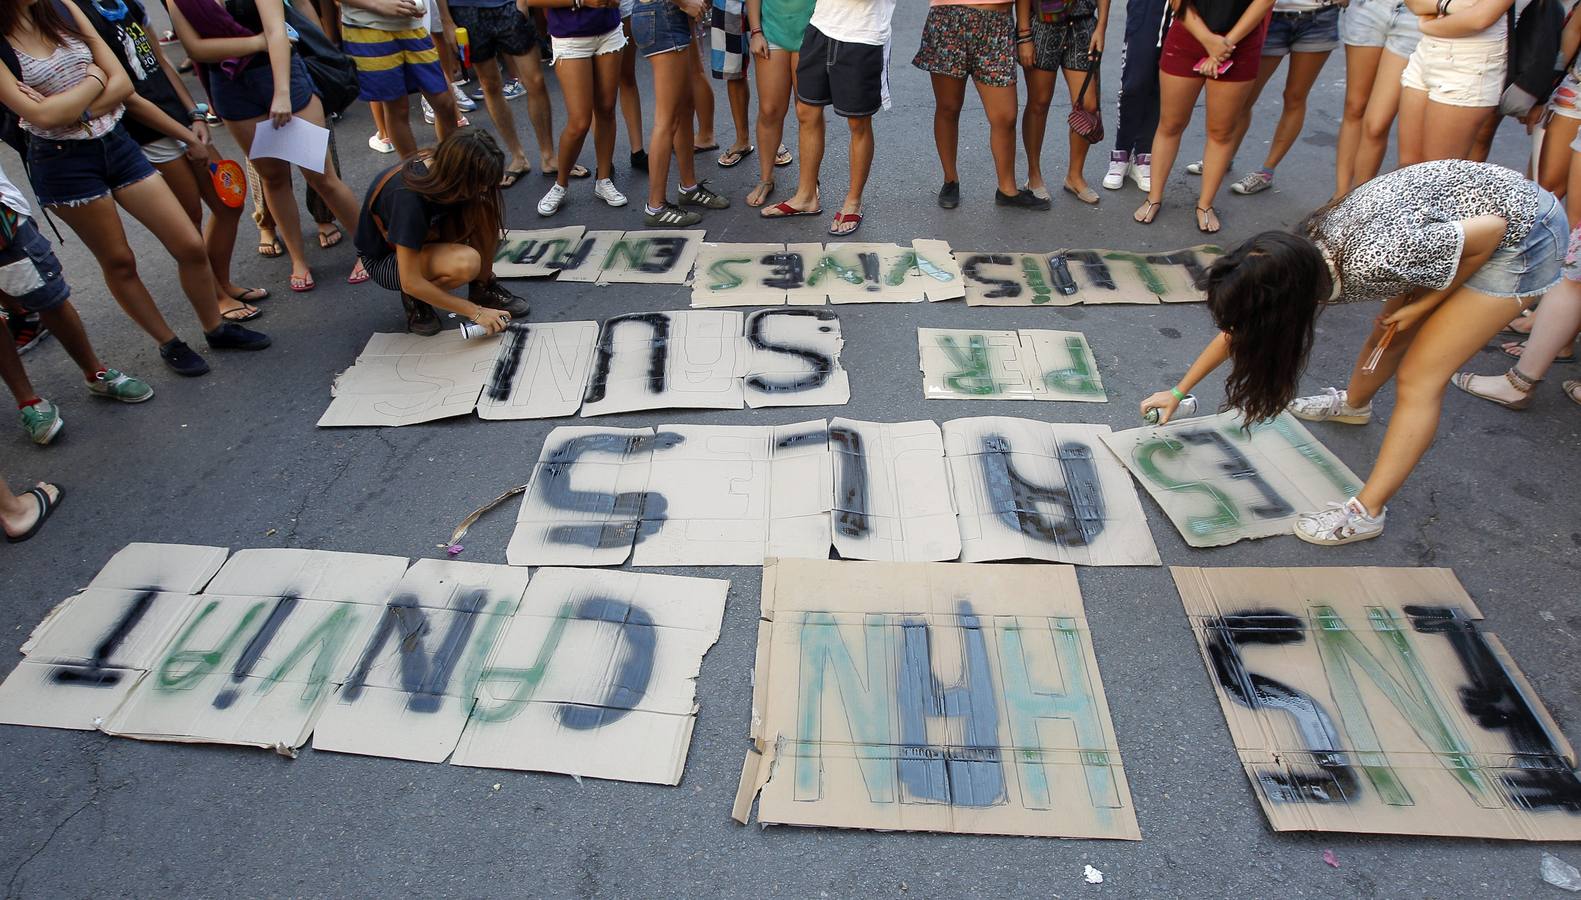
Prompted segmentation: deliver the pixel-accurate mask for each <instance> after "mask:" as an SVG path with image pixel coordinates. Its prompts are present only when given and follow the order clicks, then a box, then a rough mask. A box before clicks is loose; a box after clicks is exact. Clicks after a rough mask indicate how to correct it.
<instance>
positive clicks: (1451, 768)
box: [1171, 567, 1581, 841]
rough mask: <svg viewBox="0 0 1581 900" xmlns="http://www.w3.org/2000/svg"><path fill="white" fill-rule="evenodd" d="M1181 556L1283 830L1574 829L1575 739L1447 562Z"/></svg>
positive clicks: (1207, 641) (1228, 708)
mask: <svg viewBox="0 0 1581 900" xmlns="http://www.w3.org/2000/svg"><path fill="white" fill-rule="evenodd" d="M1171 571H1172V572H1173V574H1174V576H1175V584H1176V586H1177V587H1178V588H1179V589H1180V596H1181V600H1182V602H1184V604H1185V607H1186V614H1187V615H1188V616H1189V617H1190V620H1191V628H1192V633H1193V634H1195V635H1196V638H1197V642H1198V645H1199V646H1200V647H1201V649H1202V656H1203V661H1204V662H1205V663H1206V664H1207V667H1208V673H1209V676H1210V678H1211V679H1212V681H1213V683H1214V686H1215V688H1216V689H1217V691H1218V694H1219V705H1220V707H1221V708H1222V709H1223V710H1224V716H1225V718H1226V719H1227V720H1228V722H1229V726H1230V735H1231V737H1232V738H1233V739H1234V741H1235V748H1236V752H1237V753H1238V754H1239V756H1240V759H1241V765H1242V766H1243V767H1244V768H1245V770H1246V775H1247V777H1248V778H1249V779H1250V780H1251V783H1252V789H1253V790H1254V791H1255V792H1256V794H1257V798H1258V801H1259V802H1260V803H1261V804H1262V807H1263V812H1264V813H1265V814H1266V815H1267V816H1268V823H1269V825H1271V826H1272V827H1273V828H1274V830H1276V831H1345V832H1362V833H1369V834H1421V835H1440V836H1445V837H1476V838H1504V839H1515V840H1528V841H1576V840H1581V775H1578V773H1577V771H1576V759H1575V751H1574V750H1573V749H1572V748H1571V746H1570V744H1569V742H1568V741H1566V740H1565V738H1564V735H1562V734H1561V733H1560V732H1559V729H1558V727H1557V725H1555V723H1554V721H1553V718H1552V717H1551V716H1550V715H1549V714H1548V711H1547V709H1546V708H1544V706H1543V704H1542V701H1540V700H1539V699H1538V698H1537V695H1536V693H1535V692H1534V691H1533V690H1532V687H1531V685H1530V684H1529V683H1528V682H1527V681H1526V678H1525V676H1524V675H1522V674H1521V671H1520V669H1519V668H1517V667H1516V665H1515V662H1514V661H1513V660H1512V659H1510V657H1509V654H1508V653H1507V652H1506V651H1505V649H1504V647H1503V645H1502V644H1500V643H1499V640H1498V638H1497V637H1495V636H1494V635H1492V634H1490V633H1488V632H1485V631H1483V630H1482V627H1481V624H1480V623H1481V621H1482V613H1481V612H1480V611H1479V610H1478V609H1477V607H1476V605H1475V604H1474V603H1473V602H1472V601H1471V598H1470V597H1468V596H1467V595H1466V592H1465V590H1464V589H1463V588H1462V587H1461V586H1460V583H1459V582H1458V581H1456V579H1455V576H1454V573H1453V572H1451V571H1450V570H1449V569H1381V568H1351V569H1192V568H1182V567H1177V568H1174V569H1172V570H1171Z"/></svg>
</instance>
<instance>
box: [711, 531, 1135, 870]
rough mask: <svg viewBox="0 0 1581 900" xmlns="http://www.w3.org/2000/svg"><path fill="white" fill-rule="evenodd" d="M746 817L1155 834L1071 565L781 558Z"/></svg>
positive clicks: (771, 569)
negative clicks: (1142, 826) (754, 813)
mask: <svg viewBox="0 0 1581 900" xmlns="http://www.w3.org/2000/svg"><path fill="white" fill-rule="evenodd" d="M751 737H752V746H751V749H750V751H749V753H748V757H747V761H746V764H745V766H744V767H743V769H742V777H741V786H740V789H739V791H738V793H737V795H736V804H735V809H734V813H733V814H734V817H735V818H736V820H737V821H740V822H743V823H745V822H746V821H747V818H748V815H749V814H750V812H751V806H752V799H753V797H754V796H755V795H756V796H757V797H758V821H759V822H760V823H764V824H787V825H822V826H833V827H841V828H870V829H880V830H904V831H945V832H956V833H972V834H1009V835H1029V836H1043V837H1087V838H1117V839H1125V840H1139V839H1140V837H1141V834H1140V831H1139V830H1138V828H1137V824H1136V816H1135V812H1134V810H1133V808H1132V805H1131V794H1130V789H1129V787H1128V785H1127V782H1126V776H1125V770H1124V768H1123V767H1122V766H1121V763H1120V753H1119V749H1118V745H1117V743H1116V741H1115V736H1114V727H1113V724H1112V723H1111V721H1110V718H1109V708H1108V703H1107V701H1106V700H1105V699H1104V694H1103V685H1102V683H1101V682H1100V680H1099V677H1098V666H1097V663H1096V660H1095V657H1094V655H1093V648H1092V642H1091V639H1090V637H1089V635H1088V632H1087V623H1086V618H1085V615H1084V614H1083V611H1082V602H1081V594H1080V591H1079V590H1078V588H1077V585H1076V576H1075V570H1074V569H1072V568H1070V567H1069V566H1051V565H1028V566H975V565H961V564H933V563H928V564H921V563H880V562H831V561H827V560H799V559H780V560H770V561H769V562H768V563H766V564H765V566H764V569H763V612H762V621H761V622H760V624H759V628H758V650H757V669H756V673H755V678H754V684H753V695H752V734H751Z"/></svg>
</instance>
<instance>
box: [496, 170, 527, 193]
mask: <svg viewBox="0 0 1581 900" xmlns="http://www.w3.org/2000/svg"><path fill="white" fill-rule="evenodd" d="M531 172H532V169H506V170H505V174H504V175H503V176H501V177H500V189H501V190H505V191H508V190H510V189H511V188H513V187H515V186H516V183H517V182H519V181H521V180H522V178H524V177H525V176H527V175H528V174H530V173H531Z"/></svg>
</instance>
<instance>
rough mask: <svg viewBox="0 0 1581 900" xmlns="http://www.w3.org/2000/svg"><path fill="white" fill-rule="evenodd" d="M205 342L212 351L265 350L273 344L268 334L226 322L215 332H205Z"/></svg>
mask: <svg viewBox="0 0 1581 900" xmlns="http://www.w3.org/2000/svg"><path fill="white" fill-rule="evenodd" d="M203 340H205V341H207V342H208V345H209V349H211V350H264V349H267V348H268V346H269V345H270V343H272V342H271V341H270V340H269V336H268V335H267V334H264V333H263V332H261V331H253V330H252V329H251V328H243V327H242V326H240V325H238V324H236V323H235V322H226V323H225V324H223V325H221V326H220V327H218V328H216V329H214V330H213V331H205V332H203Z"/></svg>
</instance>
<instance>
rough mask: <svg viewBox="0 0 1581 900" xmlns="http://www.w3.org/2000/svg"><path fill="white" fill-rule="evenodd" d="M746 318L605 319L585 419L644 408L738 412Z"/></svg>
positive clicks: (715, 313) (712, 314) (720, 314)
mask: <svg viewBox="0 0 1581 900" xmlns="http://www.w3.org/2000/svg"><path fill="white" fill-rule="evenodd" d="M741 329H742V316H741V313H739V312H736V311H734V310H724V309H694V310H683V311H681V312H653V313H629V314H627V315H623V316H615V317H614V318H611V319H606V320H605V321H604V325H603V327H602V328H601V329H600V330H599V333H598V347H597V353H596V354H595V357H594V361H593V371H592V374H591V375H590V376H589V377H588V382H587V391H586V393H585V394H584V396H583V399H582V415H583V416H602V415H608V414H610V413H621V412H633V411H636V410H643V409H677V408H679V409H687V408H695V409H740V408H741V407H742V406H743V405H744V404H745V402H746V400H745V397H744V396H743V394H742V388H741V373H742V371H743V370H744V369H745V368H746V363H745V358H744V357H745V352H744V351H745V348H744V347H743V346H742V342H741V333H742V332H741Z"/></svg>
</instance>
